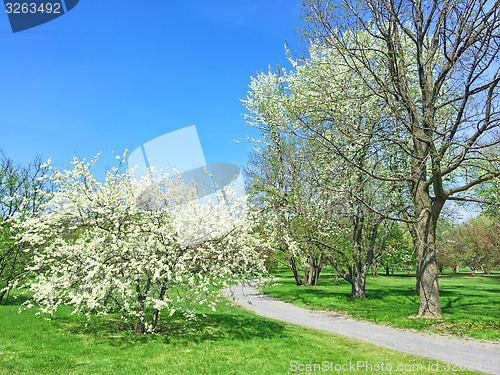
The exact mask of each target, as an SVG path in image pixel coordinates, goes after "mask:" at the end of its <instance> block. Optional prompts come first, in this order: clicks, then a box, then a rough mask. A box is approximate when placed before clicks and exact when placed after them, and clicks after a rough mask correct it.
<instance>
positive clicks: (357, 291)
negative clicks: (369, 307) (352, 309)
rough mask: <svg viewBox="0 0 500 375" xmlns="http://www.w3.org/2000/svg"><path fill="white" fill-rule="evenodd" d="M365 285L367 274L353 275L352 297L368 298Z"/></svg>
mask: <svg viewBox="0 0 500 375" xmlns="http://www.w3.org/2000/svg"><path fill="white" fill-rule="evenodd" d="M365 285H366V275H363V274H359V275H357V276H353V277H352V280H351V297H352V298H356V299H363V298H366V293H365Z"/></svg>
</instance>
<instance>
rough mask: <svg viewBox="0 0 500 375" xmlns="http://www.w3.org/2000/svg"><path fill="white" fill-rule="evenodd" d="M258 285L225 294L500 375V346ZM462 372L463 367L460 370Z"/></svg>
mask: <svg viewBox="0 0 500 375" xmlns="http://www.w3.org/2000/svg"><path fill="white" fill-rule="evenodd" d="M255 286H256V285H244V286H242V285H235V286H233V287H232V288H230V289H226V290H224V291H223V293H224V294H225V295H226V296H228V297H229V298H231V299H233V300H234V301H235V302H236V303H238V304H239V305H241V306H243V307H245V308H247V309H249V310H251V311H254V312H255V313H257V315H260V316H264V317H267V318H271V319H276V320H281V321H284V322H288V323H294V324H298V325H301V326H305V327H309V328H315V329H319V330H322V331H328V332H334V333H338V334H340V335H344V336H349V337H354V338H357V339H360V340H364V341H368V342H371V343H374V344H377V345H382V346H385V347H387V348H390V349H394V350H397V351H400V352H405V353H410V354H415V355H419V356H423V357H428V358H432V359H436V360H440V361H444V362H448V363H451V364H455V365H458V366H465V367H467V368H469V369H473V370H479V371H483V372H485V373H488V374H499V375H500V344H497V343H488V342H482V341H479V340H465V339H459V338H446V337H440V336H437V335H430V334H421V333H413V332H409V331H404V330H399V329H395V328H391V327H387V326H382V325H376V324H373V323H369V322H361V321H357V320H353V319H347V318H343V317H338V316H335V315H332V314H328V313H322V312H316V311H311V310H307V309H304V308H301V307H297V306H295V305H292V304H289V303H285V302H282V301H280V300H277V299H275V298H272V297H269V296H265V295H262V294H261V293H259V292H258V291H257V290H256V289H255ZM457 371H459V367H458V368H457Z"/></svg>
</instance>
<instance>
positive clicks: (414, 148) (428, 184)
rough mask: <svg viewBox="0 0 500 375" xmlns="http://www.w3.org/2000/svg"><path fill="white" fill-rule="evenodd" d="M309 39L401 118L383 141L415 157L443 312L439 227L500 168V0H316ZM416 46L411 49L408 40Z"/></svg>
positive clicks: (418, 220) (417, 206) (421, 234)
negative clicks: (449, 206)
mask: <svg viewBox="0 0 500 375" xmlns="http://www.w3.org/2000/svg"><path fill="white" fill-rule="evenodd" d="M303 10H304V13H303V14H304V17H305V20H306V21H307V26H306V30H305V35H306V38H307V39H308V40H310V41H313V42H314V43H316V44H320V45H322V46H324V47H325V48H328V49H331V50H333V51H335V52H336V53H338V54H340V55H342V57H343V58H342V61H340V62H339V63H341V64H342V65H344V66H347V67H348V68H349V71H350V72H351V74H353V75H354V76H356V77H357V79H358V80H359V84H360V85H362V86H363V87H364V88H365V89H368V90H370V91H371V93H372V95H373V96H374V97H377V98H379V99H380V100H381V101H383V102H384V103H385V106H386V108H387V110H389V111H390V112H391V118H392V121H389V122H387V126H386V127H385V128H382V129H381V130H380V132H379V137H380V142H379V145H380V146H386V145H391V146H392V147H396V148H398V149H399V150H400V154H401V155H406V156H405V157H404V161H406V162H405V163H401V168H396V169H395V170H393V171H391V172H392V173H390V174H388V173H383V174H380V173H372V176H373V177H374V178H377V179H381V180H386V181H394V182H400V181H406V182H407V183H408V186H409V191H410V194H411V197H412V202H413V206H414V220H415V233H416V235H417V238H416V245H417V254H418V277H419V286H420V309H419V313H418V316H419V317H425V318H428V317H430V318H440V317H441V305H440V299H439V287H438V270H437V266H436V246H435V239H436V226H437V222H438V219H439V216H440V214H441V211H442V209H443V206H444V204H445V203H446V201H447V200H462V201H467V200H474V198H472V199H471V197H467V196H466V195H465V193H466V192H467V191H468V190H469V189H471V188H473V187H475V186H476V185H478V184H481V183H483V182H485V181H488V180H491V179H493V178H495V177H497V176H499V175H500V168H499V163H500V158H499V155H498V154H495V153H492V152H491V151H492V150H493V148H494V147H495V145H497V144H498V143H499V142H500V137H499V133H498V127H499V125H500V112H499V108H500V107H499V104H500V103H499V99H500V97H499V94H500V91H499V90H500V88H499V83H500V64H499V57H500V1H498V0H496V1H481V0H459V1H448V0H444V1H429V2H422V1H409V0H396V1H394V0H388V1H385V0H382V1H379V0H360V1H357V0H352V1H351V0H344V1H342V2H338V1H331V0H306V1H304V3H303ZM408 48H409V49H408Z"/></svg>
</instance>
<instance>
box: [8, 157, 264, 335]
mask: <svg viewBox="0 0 500 375" xmlns="http://www.w3.org/2000/svg"><path fill="white" fill-rule="evenodd" d="M95 161H96V159H94V160H92V161H90V162H85V161H80V160H77V159H76V158H75V160H74V161H73V164H74V168H73V169H72V170H66V171H59V170H55V169H54V170H53V174H52V175H51V176H50V177H51V178H52V180H53V182H54V184H55V187H56V189H55V190H56V191H55V192H53V193H52V194H50V195H47V198H48V201H47V202H46V203H45V204H43V205H42V206H41V207H40V209H39V210H38V211H37V215H35V216H33V217H31V218H28V219H27V220H25V221H21V222H19V224H18V225H19V228H20V229H21V230H22V237H20V238H19V241H20V243H21V244H23V245H24V246H25V248H26V249H28V250H29V251H32V252H33V253H34V259H33V264H32V265H31V267H30V268H29V270H30V271H31V275H30V277H29V278H28V279H27V280H26V287H27V288H29V290H30V291H31V292H32V297H31V298H30V300H28V302H27V303H26V304H27V305H28V306H32V305H33V303H32V302H31V301H32V300H34V301H35V303H36V304H38V305H39V306H40V311H41V312H47V313H52V312H53V311H55V310H56V309H57V308H58V307H59V306H61V305H63V304H67V305H72V306H74V307H75V312H82V313H85V314H107V313H112V312H118V313H120V314H121V315H122V317H123V319H124V320H125V321H126V322H128V323H129V324H130V326H131V327H132V328H133V329H135V330H136V332H137V333H144V332H145V331H146V330H149V331H153V330H154V329H155V327H156V324H157V322H158V319H159V317H160V313H161V312H166V313H167V314H170V315H172V314H173V313H174V312H175V311H176V310H183V311H184V312H185V313H186V314H187V315H188V316H189V315H192V314H194V313H195V312H196V306H199V305H201V304H208V305H210V306H212V308H214V306H215V301H216V297H217V295H218V287H223V286H227V285H228V283H230V282H231V280H234V279H235V278H238V277H240V276H241V277H244V275H248V274H250V273H252V276H255V275H256V274H257V273H259V272H260V270H261V269H262V259H261V257H260V254H259V253H258V251H257V250H256V249H257V248H258V247H259V241H258V239H257V236H256V235H255V234H254V233H253V224H252V222H253V221H252V220H251V218H250V217H248V215H247V214H248V207H247V204H246V201H245V199H244V198H241V199H239V198H238V199H235V200H232V198H231V191H230V190H228V189H227V190H226V191H225V196H224V197H223V196H222V193H221V194H219V195H218V199H208V198H207V200H206V202H204V203H203V202H200V201H199V200H197V199H196V198H197V195H196V189H195V188H194V187H193V186H190V185H185V184H184V183H183V182H182V176H180V175H177V176H176V177H173V178H168V177H167V176H165V175H163V174H161V173H157V174H155V173H154V171H153V170H152V169H150V174H149V175H148V176H146V177H144V178H142V179H141V180H140V181H138V180H136V179H135V178H134V175H133V172H131V171H129V170H124V171H123V170H122V168H123V167H122V166H120V167H119V168H113V170H110V171H108V172H107V175H106V181H105V182H104V183H101V182H99V181H97V180H96V178H95V177H94V176H93V175H92V172H91V169H92V166H93V164H94V163H95ZM49 168H51V167H49ZM229 202H231V204H229Z"/></svg>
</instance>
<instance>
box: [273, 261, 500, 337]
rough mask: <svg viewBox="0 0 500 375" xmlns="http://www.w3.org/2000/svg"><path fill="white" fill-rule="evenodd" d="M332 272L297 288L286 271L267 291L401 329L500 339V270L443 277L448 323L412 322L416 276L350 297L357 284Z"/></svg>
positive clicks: (373, 282)
mask: <svg viewBox="0 0 500 375" xmlns="http://www.w3.org/2000/svg"><path fill="white" fill-rule="evenodd" d="M329 271H330V270H329V269H326V270H325V272H324V273H323V274H322V275H321V276H320V278H319V283H318V286H315V287H304V286H300V287H298V286H296V285H295V284H294V281H293V278H292V276H291V273H289V272H280V273H278V274H277V276H279V277H281V278H282V279H281V280H280V281H279V283H280V284H281V285H278V286H274V287H272V288H271V289H269V290H266V293H267V294H269V295H270V296H273V297H276V298H279V299H281V300H283V301H285V302H290V303H293V304H295V305H298V306H301V307H305V308H308V309H311V310H323V311H338V312H345V313H347V314H348V315H349V316H351V317H353V318H357V319H366V320H370V321H373V322H379V323H383V324H387V325H391V326H395V327H401V328H408V329H415V330H419V331H432V332H435V333H440V334H453V335H464V336H470V337H474V338H479V339H493V340H498V339H500V309H499V306H500V272H498V271H497V272H496V273H493V274H491V275H485V274H477V275H476V276H471V275H470V274H469V273H466V274H456V275H455V274H453V273H451V272H450V273H445V274H444V275H443V276H440V278H439V289H440V296H441V307H442V311H443V319H442V320H433V319H412V318H409V317H410V316H415V315H416V314H417V313H418V305H419V297H418V295H417V294H415V293H414V289H415V277H414V275H413V276H410V277H408V276H407V275H406V272H403V273H398V274H397V275H396V276H378V277H377V278H373V277H368V279H367V281H366V295H367V298H366V299H363V300H354V299H352V298H350V293H351V286H350V284H349V283H348V282H346V281H344V280H341V281H339V282H338V283H335V282H334V278H333V275H332V274H331V272H329Z"/></svg>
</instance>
